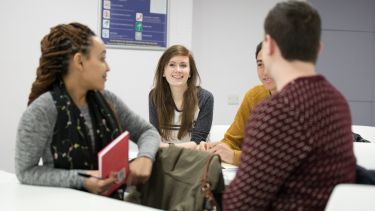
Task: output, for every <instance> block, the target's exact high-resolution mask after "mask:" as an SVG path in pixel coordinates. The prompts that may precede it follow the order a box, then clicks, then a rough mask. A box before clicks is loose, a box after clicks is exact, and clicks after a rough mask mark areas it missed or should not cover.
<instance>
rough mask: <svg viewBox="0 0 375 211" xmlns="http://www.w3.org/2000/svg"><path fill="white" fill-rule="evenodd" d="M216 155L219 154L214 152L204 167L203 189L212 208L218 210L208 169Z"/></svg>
mask: <svg viewBox="0 0 375 211" xmlns="http://www.w3.org/2000/svg"><path fill="white" fill-rule="evenodd" d="M215 156H218V155H215V154H212V155H210V157H209V158H208V159H207V162H206V164H205V166H204V168H203V170H204V172H203V174H202V178H201V190H202V191H203V193H204V197H205V198H206V199H207V201H208V202H209V203H210V206H211V208H212V210H216V202H215V199H214V196H213V194H212V192H211V184H210V183H209V182H208V169H209V167H210V164H211V161H212V159H213V158H214V157H215Z"/></svg>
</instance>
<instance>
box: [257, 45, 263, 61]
mask: <svg viewBox="0 0 375 211" xmlns="http://www.w3.org/2000/svg"><path fill="white" fill-rule="evenodd" d="M262 44H263V42H260V43H259V44H258V45H257V49H256V50H255V59H257V56H258V54H259V52H260V50H262Z"/></svg>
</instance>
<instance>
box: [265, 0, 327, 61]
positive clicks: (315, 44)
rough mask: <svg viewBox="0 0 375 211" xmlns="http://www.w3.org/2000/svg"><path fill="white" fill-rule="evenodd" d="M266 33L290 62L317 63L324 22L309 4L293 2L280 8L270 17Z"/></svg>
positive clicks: (275, 9) (277, 7) (272, 10)
mask: <svg viewBox="0 0 375 211" xmlns="http://www.w3.org/2000/svg"><path fill="white" fill-rule="evenodd" d="M264 30H265V33H266V34H269V35H270V36H271V37H272V39H274V40H275V41H276V43H277V45H278V46H279V48H280V51H281V54H282V56H283V57H284V58H285V59H286V60H288V61H293V60H301V61H305V62H312V63H316V60H317V57H318V51H319V46H320V34H321V20H320V16H319V13H318V12H317V11H316V10H315V9H314V8H312V7H311V6H310V5H309V4H308V3H306V2H302V1H292V0H289V1H286V2H280V3H278V4H276V6H275V7H274V8H273V9H271V11H270V12H269V13H268V15H267V17H266V20H265V22H264Z"/></svg>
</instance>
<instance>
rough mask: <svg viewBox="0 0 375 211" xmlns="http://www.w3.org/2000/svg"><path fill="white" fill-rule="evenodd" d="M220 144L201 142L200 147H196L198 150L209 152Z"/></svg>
mask: <svg viewBox="0 0 375 211" xmlns="http://www.w3.org/2000/svg"><path fill="white" fill-rule="evenodd" d="M218 143H219V142H216V143H211V142H210V143H208V142H205V141H201V142H200V143H199V145H198V146H197V147H196V150H200V151H209V150H210V149H212V148H213V147H214V146H216V145H217V144H218Z"/></svg>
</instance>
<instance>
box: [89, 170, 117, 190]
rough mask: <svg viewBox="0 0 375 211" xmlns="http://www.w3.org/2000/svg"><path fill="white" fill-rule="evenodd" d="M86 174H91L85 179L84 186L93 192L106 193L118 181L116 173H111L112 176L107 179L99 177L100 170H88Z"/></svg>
mask: <svg viewBox="0 0 375 211" xmlns="http://www.w3.org/2000/svg"><path fill="white" fill-rule="evenodd" d="M86 174H89V175H91V177H88V178H86V179H85V181H84V184H83V186H84V188H85V189H86V190H88V191H89V192H91V193H95V194H99V195H104V194H105V192H106V191H107V190H108V189H109V187H111V185H112V184H113V183H114V182H115V181H116V176H115V174H111V175H110V177H108V178H106V179H100V178H98V176H99V173H98V171H87V172H86Z"/></svg>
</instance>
